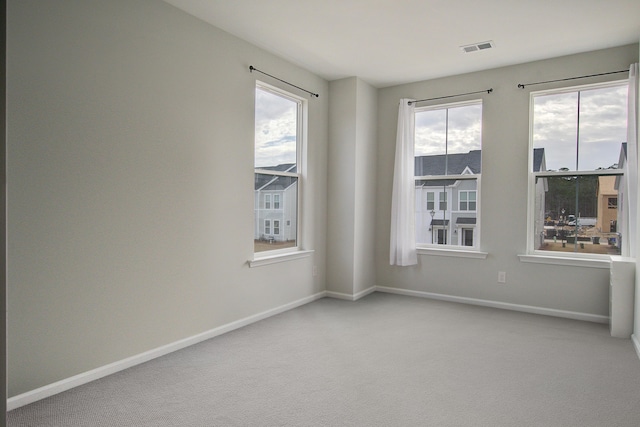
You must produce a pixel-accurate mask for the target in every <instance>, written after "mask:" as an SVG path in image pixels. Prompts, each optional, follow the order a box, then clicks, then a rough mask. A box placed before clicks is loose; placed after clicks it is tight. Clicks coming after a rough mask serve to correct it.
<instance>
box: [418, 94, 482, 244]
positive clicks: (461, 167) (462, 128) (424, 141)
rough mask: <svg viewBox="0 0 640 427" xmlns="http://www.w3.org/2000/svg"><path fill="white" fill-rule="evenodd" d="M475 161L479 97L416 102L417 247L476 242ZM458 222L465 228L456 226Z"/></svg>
mask: <svg viewBox="0 0 640 427" xmlns="http://www.w3.org/2000/svg"><path fill="white" fill-rule="evenodd" d="M481 166H482V102H481V101H471V102H460V103H454V104H446V105H438V106H434V107H419V108H416V112H415V191H416V243H417V245H418V247H420V246H422V247H428V246H433V245H449V246H458V247H462V246H471V247H475V248H476V249H477V248H478V246H479V245H478V240H479V239H478V227H479V224H477V223H476V221H478V213H477V210H478V209H477V207H478V203H479V197H480V192H479V183H480V176H481V175H480V173H481ZM436 194H437V195H436ZM423 200H424V201H423ZM436 200H437V202H438V203H437V205H436ZM462 224H464V225H465V229H464V230H468V231H463V230H462V229H459V227H460V226H461V225H462Z"/></svg>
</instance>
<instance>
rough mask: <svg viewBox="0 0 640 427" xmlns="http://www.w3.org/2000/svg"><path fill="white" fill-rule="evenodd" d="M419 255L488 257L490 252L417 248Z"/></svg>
mask: <svg viewBox="0 0 640 427" xmlns="http://www.w3.org/2000/svg"><path fill="white" fill-rule="evenodd" d="M416 250H417V252H418V255H437V256H449V257H457V258H475V259H487V256H488V255H489V253H488V252H480V251H470V250H466V249H454V248H447V249H444V248H417V249H416Z"/></svg>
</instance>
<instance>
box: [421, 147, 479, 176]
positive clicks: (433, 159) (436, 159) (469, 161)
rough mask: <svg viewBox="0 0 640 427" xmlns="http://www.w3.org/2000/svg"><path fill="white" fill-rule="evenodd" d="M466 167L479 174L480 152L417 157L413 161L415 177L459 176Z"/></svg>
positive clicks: (472, 151)
mask: <svg viewBox="0 0 640 427" xmlns="http://www.w3.org/2000/svg"><path fill="white" fill-rule="evenodd" d="M467 167H468V168H469V169H470V170H471V172H472V173H474V174H476V173H480V170H481V168H482V150H471V151H469V152H468V153H455V154H446V155H445V154H436V155H434V156H417V157H416V160H415V176H424V175H461V174H462V172H464V171H465V169H466V168H467Z"/></svg>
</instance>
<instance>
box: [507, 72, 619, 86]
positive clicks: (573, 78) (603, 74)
mask: <svg viewBox="0 0 640 427" xmlns="http://www.w3.org/2000/svg"><path fill="white" fill-rule="evenodd" d="M628 72H629V70H620V71H610V72H608V73H600V74H589V75H586V76H578V77H567V78H566V79H558V80H547V81H546V82H535V83H518V87H519V88H520V89H524V87H525V86H532V85H541V84H545V83H555V82H566V81H568V80H576V79H584V78H587V77H596V76H606V75H608V74H618V73H628Z"/></svg>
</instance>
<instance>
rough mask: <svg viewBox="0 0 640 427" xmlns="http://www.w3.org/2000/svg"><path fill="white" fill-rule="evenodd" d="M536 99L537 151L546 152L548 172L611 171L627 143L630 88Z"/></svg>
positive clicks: (591, 90)
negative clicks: (610, 167)
mask: <svg viewBox="0 0 640 427" xmlns="http://www.w3.org/2000/svg"><path fill="white" fill-rule="evenodd" d="M579 101H580V102H579V109H580V114H579V119H580V120H579V121H578V93H577V92H573V93H560V94H549V95H540V96H537V97H535V98H534V128H533V144H534V148H544V149H545V160H546V164H547V169H548V170H559V169H560V168H568V169H569V170H596V169H598V168H608V167H609V166H612V165H614V164H616V163H618V159H619V157H620V149H621V144H622V143H623V142H626V140H627V86H626V85H623V86H614V87H605V88H597V89H589V90H583V91H581V92H580V100H579Z"/></svg>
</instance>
